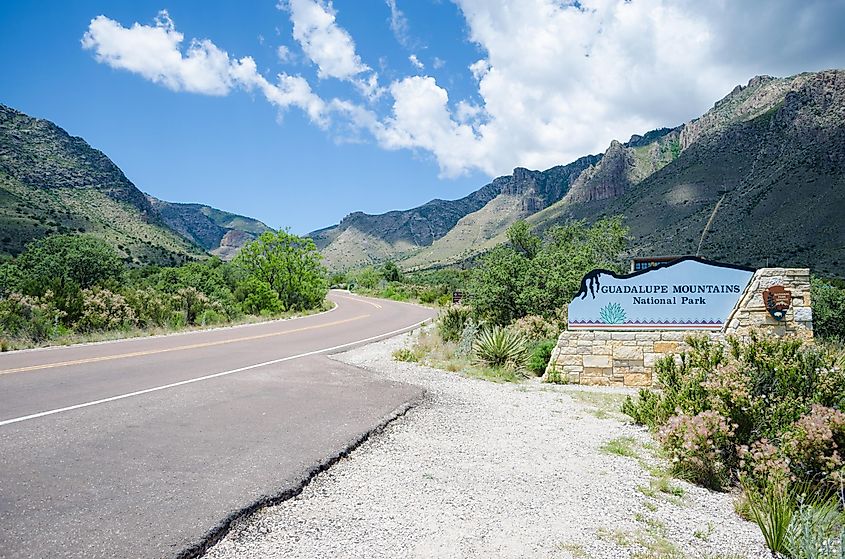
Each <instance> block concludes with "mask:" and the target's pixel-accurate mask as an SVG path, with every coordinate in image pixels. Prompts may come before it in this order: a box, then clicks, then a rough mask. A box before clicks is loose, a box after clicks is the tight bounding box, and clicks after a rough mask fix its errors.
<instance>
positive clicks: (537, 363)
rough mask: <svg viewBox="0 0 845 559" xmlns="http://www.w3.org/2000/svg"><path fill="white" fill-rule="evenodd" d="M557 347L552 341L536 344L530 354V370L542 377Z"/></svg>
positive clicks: (541, 341) (542, 341)
mask: <svg viewBox="0 0 845 559" xmlns="http://www.w3.org/2000/svg"><path fill="white" fill-rule="evenodd" d="M555 345H557V342H556V341H555V340H552V339H548V340H540V341H539V342H536V343H535V344H534V345H533V346H532V347H531V350H530V352H529V354H528V370H529V371H531V372H532V373H534V374H535V375H537V376H538V377H539V376H542V375H543V373H544V372H546V366H547V365H548V364H549V359H551V357H552V350H554V348H555Z"/></svg>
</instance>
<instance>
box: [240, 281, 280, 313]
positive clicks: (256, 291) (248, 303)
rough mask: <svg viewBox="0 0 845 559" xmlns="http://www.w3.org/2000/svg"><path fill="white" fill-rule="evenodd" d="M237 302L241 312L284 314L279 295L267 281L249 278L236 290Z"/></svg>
mask: <svg viewBox="0 0 845 559" xmlns="http://www.w3.org/2000/svg"><path fill="white" fill-rule="evenodd" d="M235 300H236V301H238V302H239V303H240V305H241V310H243V311H244V312H245V313H248V314H256V315H260V314H277V313H280V312H282V302H281V301H280V300H279V294H278V293H276V291H275V290H274V289H273V288H272V287H270V284H269V283H267V282H266V281H263V280H260V279H258V278H256V277H250V278H247V279H246V280H245V281H243V282H241V283H240V285H238V287H237V289H236V290H235Z"/></svg>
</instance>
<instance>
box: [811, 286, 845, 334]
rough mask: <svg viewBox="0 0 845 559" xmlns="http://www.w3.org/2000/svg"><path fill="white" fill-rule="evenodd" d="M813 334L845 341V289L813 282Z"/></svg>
mask: <svg viewBox="0 0 845 559" xmlns="http://www.w3.org/2000/svg"><path fill="white" fill-rule="evenodd" d="M811 296H812V301H813V334H814V335H815V336H816V337H818V338H822V339H824V338H833V339H838V340H843V341H845V289H841V288H839V287H836V286H834V285H832V284H830V283H828V282H825V281H822V280H820V279H818V278H813V280H812V291H811Z"/></svg>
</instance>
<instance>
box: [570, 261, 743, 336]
mask: <svg viewBox="0 0 845 559" xmlns="http://www.w3.org/2000/svg"><path fill="white" fill-rule="evenodd" d="M753 273H754V272H753V270H751V269H749V268H743V267H738V266H731V265H728V264H719V263H715V262H708V261H706V260H702V259H699V258H695V257H687V258H681V259H679V260H675V261H672V262H669V263H667V264H663V265H660V266H656V267H654V268H650V269H648V270H644V271H641V272H635V273H633V274H628V275H624V276H619V275H616V274H614V273H613V272H610V271H607V270H593V271H592V272H590V273H589V274H587V275H586V276H584V279H583V280H581V290H580V291H579V292H578V295H576V296H575V299H574V300H573V301H572V302H571V303H569V328H570V329H571V330H575V329H582V330H720V329H721V328H722V327H723V326H724V324H725V321H727V319H728V316H729V315H730V313H731V311H732V310H733V308H734V306H736V304H737V302H738V301H739V298H740V297H741V296H742V293H743V291H745V288H746V286H747V285H748V282H749V281H750V280H751V276H752V275H753Z"/></svg>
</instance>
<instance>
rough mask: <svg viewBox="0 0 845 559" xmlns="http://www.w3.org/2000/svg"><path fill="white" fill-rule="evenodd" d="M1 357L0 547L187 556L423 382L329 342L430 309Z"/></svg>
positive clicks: (372, 307)
mask: <svg viewBox="0 0 845 559" xmlns="http://www.w3.org/2000/svg"><path fill="white" fill-rule="evenodd" d="M329 297H330V298H331V299H332V300H333V301H334V302H335V303H337V307H336V308H335V309H334V310H332V311H330V312H327V313H323V314H320V315H314V316H309V317H304V318H299V319H295V320H286V321H277V322H272V323H264V324H258V325H250V326H241V327H235V328H225V329H219V330H213V331H206V332H195V333H190V334H179V335H172V336H163V337H158V338H139V339H133V340H124V341H120V342H111V343H103V344H93V345H86V346H73V347H67V348H53V349H43V350H33V351H22V352H14V353H7V354H2V355H0V557H3V558H6V557H15V558H17V557H33V558H34V557H38V558H42V557H51V558H52V557H80V558H83V557H84V558H97V557H109V558H114V557H133V558H135V557H141V558H147V557H149V558H159V557H178V556H180V554H183V553H185V552H186V550H189V549H192V548H196V546H198V545H201V544H202V542H203V541H205V540H206V538H207V537H208V535H209V534H212V533H214V532H215V531H218V530H219V529H220V527H221V526H223V525H225V522H226V520H227V519H228V518H231V517H232V515H235V514H237V513H238V511H241V510H243V509H245V508H248V507H250V506H251V505H253V504H255V503H257V502H261V501H266V500H267V499H274V498H278V497H279V496H283V495H285V493H286V492H290V491H293V490H295V489H296V488H298V487H299V485H300V484H301V483H302V480H303V479H305V478H307V477H308V476H309V475H310V473H311V472H312V471H313V469H314V468H315V467H318V466H319V465H320V464H324V463H326V462H328V461H330V460H331V459H333V458H334V457H335V456H337V454H338V453H339V452H341V451H342V450H343V449H345V448H347V447H348V446H349V445H350V444H351V443H353V442H354V441H356V440H359V439H360V438H361V437H362V436H363V435H364V434H366V433H367V432H369V431H370V430H371V429H372V428H373V427H374V426H376V425H378V424H379V423H381V422H382V421H383V420H384V418H385V417H387V416H389V415H390V414H391V413H393V412H394V411H395V410H397V409H398V408H400V407H401V406H403V405H405V404H406V403H407V402H409V401H411V400H413V399H414V398H417V397H418V396H419V395H420V389H418V388H416V387H411V386H408V385H403V384H398V383H391V382H387V381H383V380H377V379H375V378H373V377H371V376H369V375H368V374H367V373H365V372H364V371H361V370H359V369H356V368H354V367H350V366H347V365H344V364H341V363H337V362H334V361H331V360H330V359H328V358H326V357H325V356H324V355H323V354H325V353H330V352H332V351H338V350H340V349H347V348H348V347H351V346H352V345H356V344H360V343H365V342H366V341H371V340H373V339H377V338H379V337H384V336H386V335H388V334H390V333H398V331H401V330H404V329H407V328H409V327H411V326H413V325H416V324H418V323H420V322H421V321H424V320H426V319H428V318H431V317H432V316H433V314H434V313H433V311H432V310H430V309H426V308H423V307H417V306H413V305H406V304H401V303H394V302H390V301H382V300H375V299H365V298H360V297H357V296H351V295H349V294H347V293H344V292H332V293H331V294H330V296H329Z"/></svg>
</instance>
